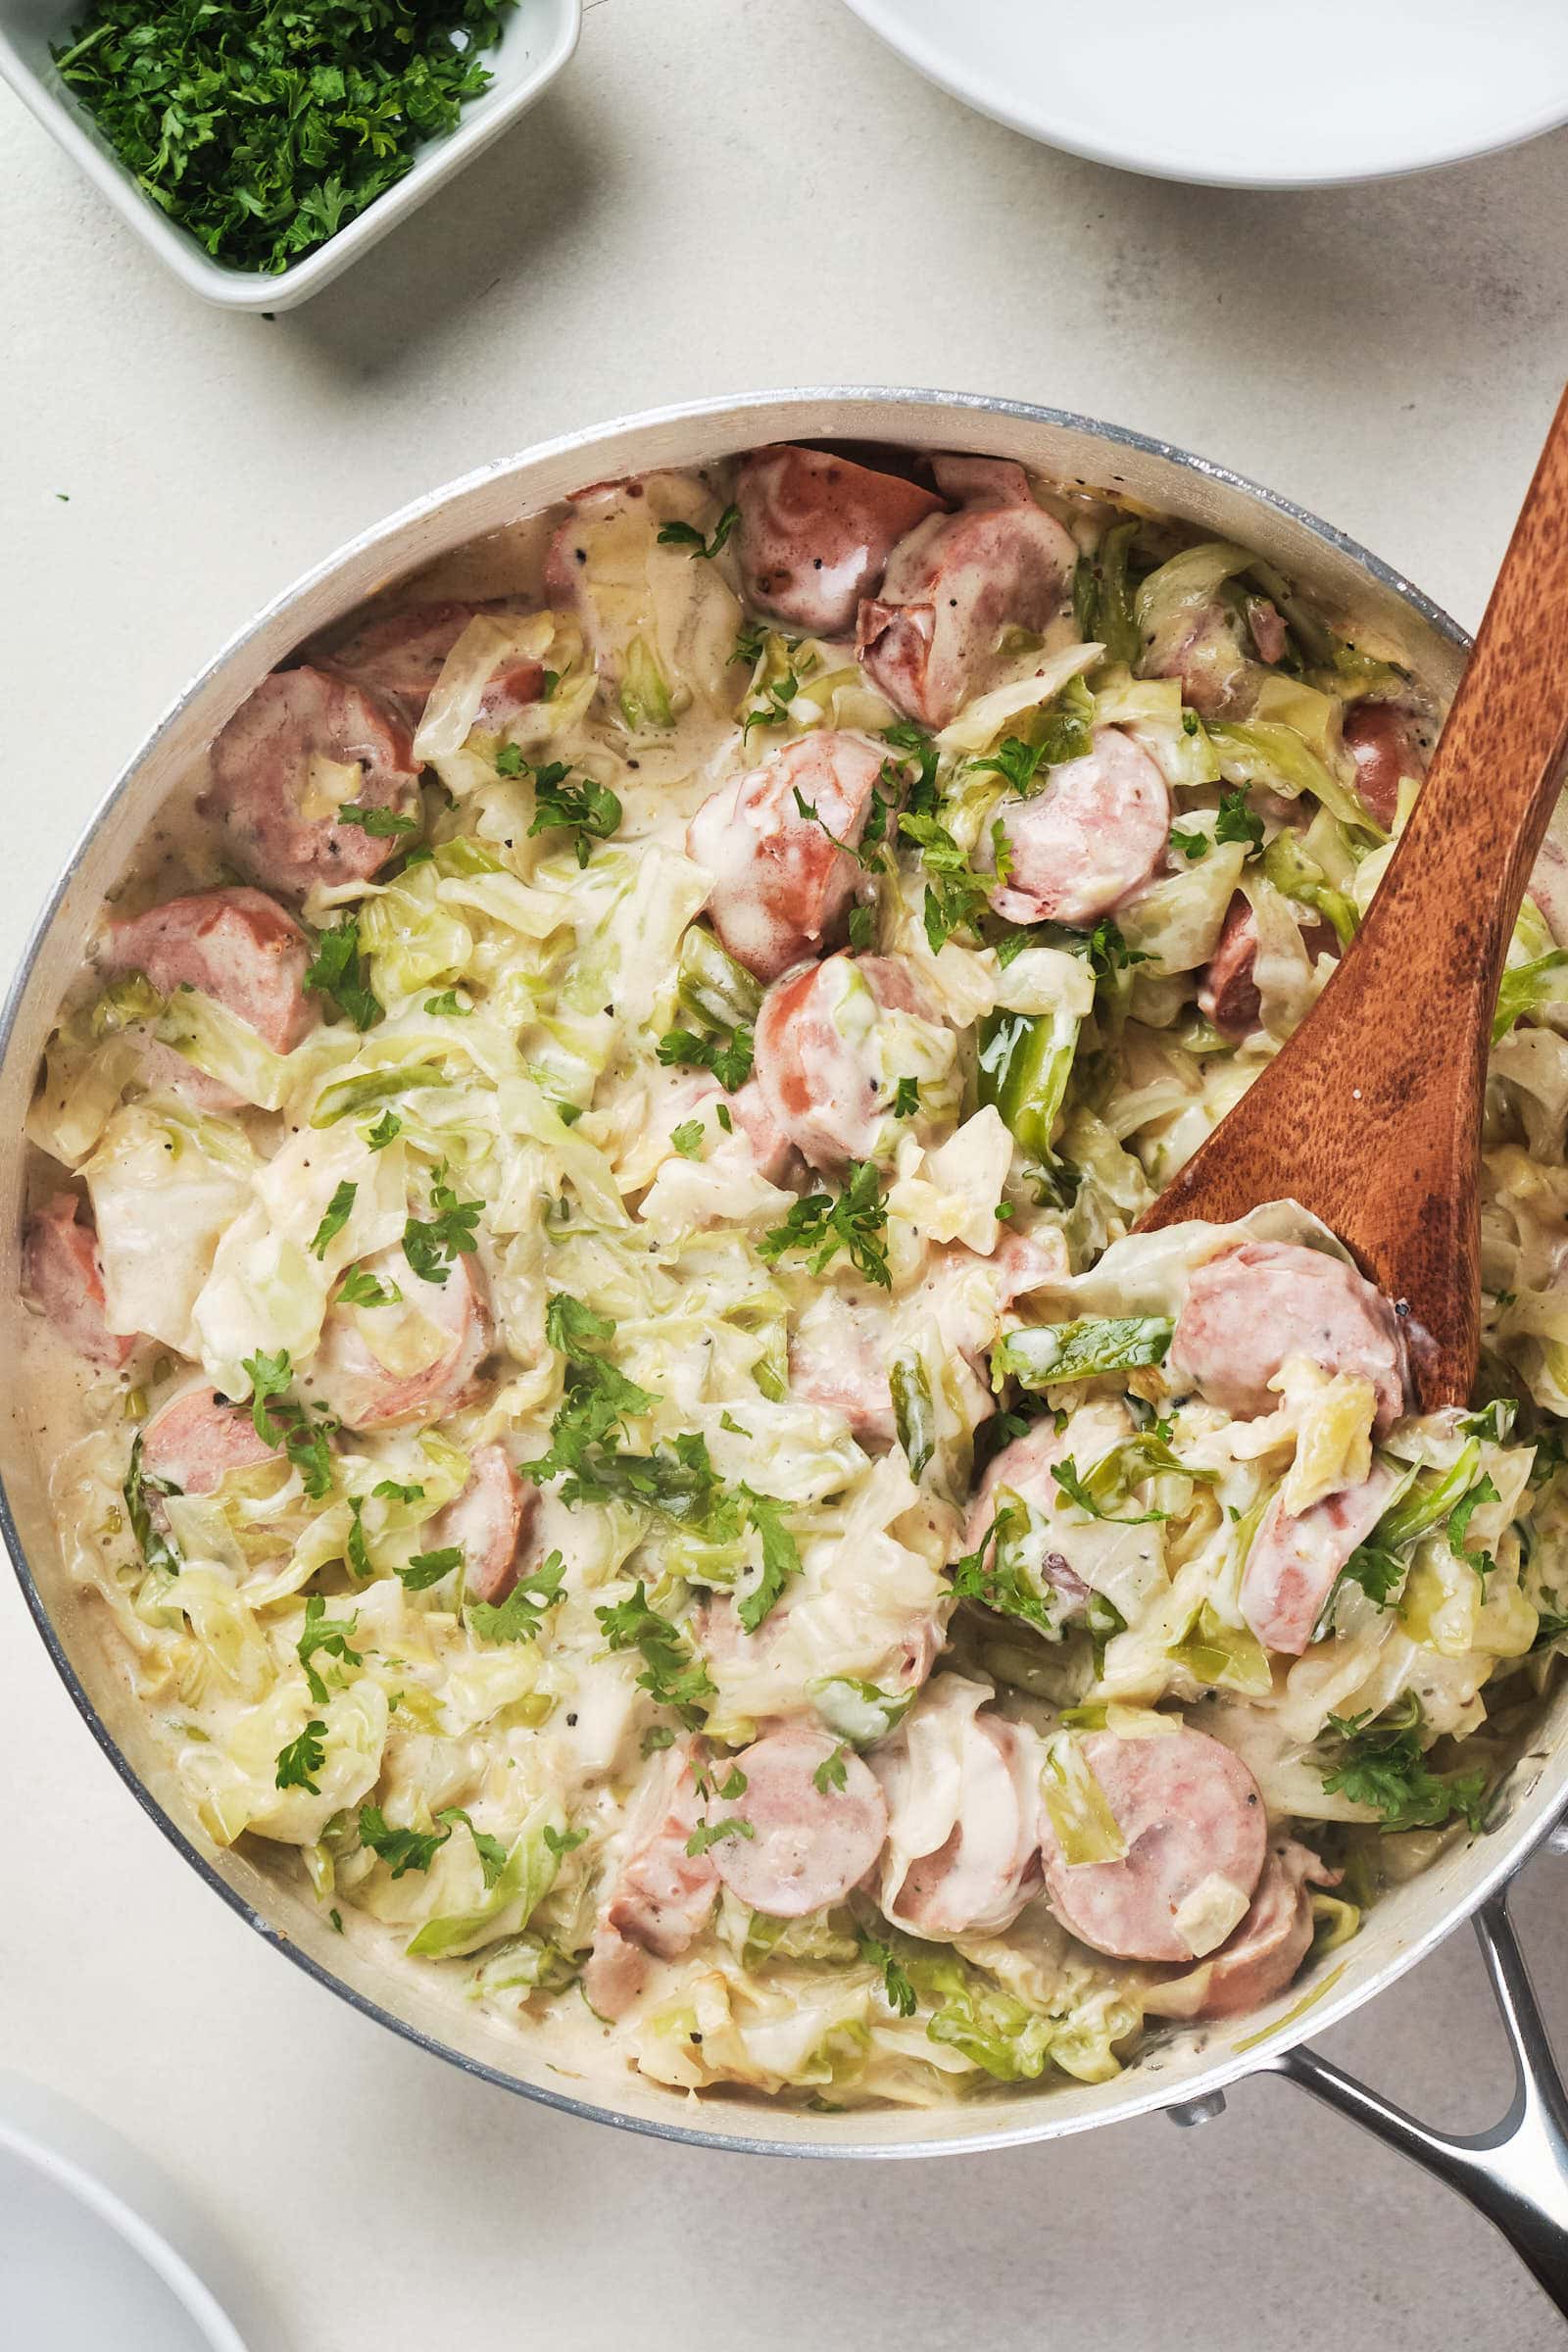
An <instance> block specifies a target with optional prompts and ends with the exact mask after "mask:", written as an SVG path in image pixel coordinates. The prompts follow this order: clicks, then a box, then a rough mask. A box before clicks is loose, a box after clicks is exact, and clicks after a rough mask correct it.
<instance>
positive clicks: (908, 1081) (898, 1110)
mask: <svg viewBox="0 0 1568 2352" xmlns="http://www.w3.org/2000/svg"><path fill="white" fill-rule="evenodd" d="M919 1107H920V1081H919V1079H918V1078H901V1079H900V1080H899V1085H898V1092H897V1093H896V1094H895V1095H894V1098H893V1116H894V1117H895V1118H896V1119H912V1118H913V1117H914V1115H915V1113H916V1112H917V1111H918V1109H919Z"/></svg>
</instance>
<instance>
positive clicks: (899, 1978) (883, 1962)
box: [860, 1936, 915, 2017]
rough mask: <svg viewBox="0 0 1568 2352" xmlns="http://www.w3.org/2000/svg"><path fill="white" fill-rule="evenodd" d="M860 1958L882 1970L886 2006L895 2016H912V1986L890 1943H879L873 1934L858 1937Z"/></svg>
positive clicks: (913, 2000) (913, 2006)
mask: <svg viewBox="0 0 1568 2352" xmlns="http://www.w3.org/2000/svg"><path fill="white" fill-rule="evenodd" d="M860 1958H861V1959H862V1960H868V1961H869V1962H870V1963H871V1966H872V1967H873V1968H879V1969H880V1970H881V1971H882V1990H883V1992H884V1994H885V1995H886V1998H887V2004H888V2007H889V2008H890V2009H891V2010H892V2011H893V2014H894V2015H895V2017H912V2016H913V2015H914V2011H915V1998H914V1986H913V1985H911V1984H910V1982H909V1979H908V1975H907V1971H906V1970H905V1969H903V1968H902V1967H901V1966H900V1965H899V1962H898V1959H897V1958H896V1956H895V1954H894V1951H893V1947H892V1945H891V1944H887V1943H879V1942H878V1941H877V1939H876V1937H875V1936H861V1937H860Z"/></svg>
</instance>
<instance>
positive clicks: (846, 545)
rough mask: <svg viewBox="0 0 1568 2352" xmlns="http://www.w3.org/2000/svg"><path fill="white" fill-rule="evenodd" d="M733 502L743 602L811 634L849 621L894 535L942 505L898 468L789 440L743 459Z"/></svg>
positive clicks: (830, 633)
mask: <svg viewBox="0 0 1568 2352" xmlns="http://www.w3.org/2000/svg"><path fill="white" fill-rule="evenodd" d="M735 504H736V505H737V506H738V507H739V509H740V520H739V522H738V523H737V525H736V528H735V550H736V553H737V555H738V556H739V558H740V565H741V578H742V580H743V582H744V585H745V590H746V596H747V600H748V602H749V603H751V604H753V605H755V606H756V607H757V609H758V611H759V612H760V613H768V614H769V615H770V616H771V617H772V618H773V619H775V620H782V621H786V622H787V623H788V624H789V625H790V626H791V627H792V628H797V629H804V630H806V631H807V633H808V634H809V636H812V637H838V636H842V635H843V634H844V633H845V632H846V631H847V630H849V629H852V628H853V627H854V625H855V613H856V607H857V606H858V603H859V601H860V599H861V597H862V596H874V595H875V594H876V591H877V589H878V588H879V587H880V586H881V584H882V574H883V572H884V570H885V569H886V567H887V561H888V558H889V556H890V555H891V554H892V552H893V549H894V546H895V544H896V543H897V542H898V541H899V540H900V539H902V538H904V537H905V536H906V535H907V533H908V532H909V531H912V530H913V529H914V527H915V525H916V524H917V523H920V522H924V521H925V519H926V517H927V516H928V515H939V514H941V513H942V511H943V506H942V501H941V499H940V498H937V497H935V496H934V495H933V493H932V492H931V491H929V490H922V489H921V488H920V487H919V485H918V483H915V482H907V481H905V480H904V478H903V477H902V475H900V474H896V473H876V472H873V470H872V469H871V467H870V466H857V465H854V464H853V463H852V462H851V460H850V459H848V458H841V457H837V456H831V455H829V454H828V452H826V451H825V450H819V449H797V448H794V447H792V446H791V445H789V444H787V443H783V444H780V445H778V446H777V447H775V448H772V449H758V450H754V451H753V452H752V454H751V456H750V457H748V458H745V459H743V460H742V463H741V466H740V470H739V472H738V473H737V475H736V479H735Z"/></svg>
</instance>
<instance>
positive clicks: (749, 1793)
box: [708, 1724, 888, 1919]
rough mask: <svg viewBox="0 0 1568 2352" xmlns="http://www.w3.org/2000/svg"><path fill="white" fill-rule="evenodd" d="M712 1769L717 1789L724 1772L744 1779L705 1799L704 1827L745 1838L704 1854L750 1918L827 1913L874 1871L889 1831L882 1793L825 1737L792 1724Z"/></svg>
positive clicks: (850, 1755)
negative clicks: (738, 1826) (725, 1826)
mask: <svg viewBox="0 0 1568 2352" xmlns="http://www.w3.org/2000/svg"><path fill="white" fill-rule="evenodd" d="M710 1771H711V1775H712V1776H713V1778H714V1779H715V1780H718V1781H722V1780H725V1779H727V1778H728V1775H729V1773H730V1772H731V1771H736V1772H740V1773H743V1774H744V1775H745V1778H746V1787H745V1789H743V1790H742V1791H741V1792H740V1793H739V1794H737V1795H736V1796H734V1797H719V1796H717V1795H716V1794H715V1795H712V1796H711V1797H710V1798H709V1800H708V1820H709V1824H710V1826H711V1827H712V1826H716V1825H717V1824H718V1823H720V1822H723V1821H741V1822H744V1823H745V1824H746V1826H747V1828H748V1829H749V1830H750V1831H751V1836H750V1837H749V1838H748V1837H746V1836H744V1835H742V1834H740V1833H739V1832H737V1833H736V1834H735V1835H734V1836H732V1837H728V1838H719V1839H717V1841H716V1842H715V1843H714V1845H713V1846H712V1848H711V1851H712V1856H713V1861H714V1864H715V1866H716V1868H717V1871H718V1875H719V1877H720V1878H721V1879H722V1880H723V1882H724V1885H725V1886H726V1887H728V1888H729V1889H730V1892H731V1893H732V1894H736V1895H738V1896H739V1897H740V1899H741V1901H742V1902H743V1903H746V1904H748V1905H749V1906H750V1907H751V1909H752V1910H754V1911H761V1912H765V1914H766V1915H767V1917H768V1918H769V1919H805V1918H806V1917H807V1915H808V1914H809V1912H812V1911H826V1910H827V1909H829V1908H830V1907H831V1905H832V1904H834V1903H842V1902H843V1900H844V1898H845V1896H846V1895H847V1894H848V1893H849V1892H850V1890H851V1888H852V1887H858V1885H859V1883H860V1881H861V1880H862V1879H863V1878H864V1877H865V1875H866V1873H867V1871H868V1870H870V1869H872V1868H873V1866H874V1865H875V1862H876V1858H877V1856H878V1854H879V1853H880V1852H881V1851H882V1841H883V1839H884V1838H886V1836H887V1830H888V1809H887V1805H886V1803H885V1802H884V1801H883V1796H882V1791H881V1789H879V1788H878V1787H877V1785H876V1782H875V1780H874V1779H873V1777H872V1775H871V1773H870V1772H869V1771H868V1770H867V1768H866V1767H865V1765H864V1764H862V1763H861V1761H860V1759H859V1757H858V1755H856V1754H854V1753H853V1752H852V1751H851V1750H850V1749H849V1748H845V1747H841V1746H840V1745H839V1743H838V1742H837V1740H830V1739H829V1738H828V1737H827V1735H826V1733H824V1732H812V1731H809V1730H807V1729H806V1727H805V1726H804V1725H799V1724H792V1725H790V1726H788V1727H787V1728H786V1729H785V1730H783V1731H778V1732H769V1733H768V1734H767V1736H766V1737H765V1739H761V1740H758V1741H757V1742H756V1743H755V1745H754V1746H751V1747H748V1748H743V1749H742V1751H741V1753H740V1754H739V1755H738V1756H737V1757H736V1758H735V1759H734V1762H733V1765H730V1766H721V1765H716V1764H715V1765H712V1766H711V1767H710ZM819 1772H820V1773H821V1774H822V1775H823V1779H824V1782H825V1786H824V1787H822V1788H819V1787H818V1786H817V1782H816V1779H815V1775H816V1774H817V1773H819ZM840 1776H842V1779H843V1783H844V1785H843V1787H842V1788H840V1787H839V1786H838V1780H839V1777H840Z"/></svg>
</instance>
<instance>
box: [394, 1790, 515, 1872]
mask: <svg viewBox="0 0 1568 2352" xmlns="http://www.w3.org/2000/svg"><path fill="white" fill-rule="evenodd" d="M435 1818H436V1820H437V1821H438V1822H439V1823H440V1824H441V1827H440V1828H439V1829H434V1830H394V1829H392V1828H391V1827H390V1826H389V1824H388V1822H387V1818H386V1815H385V1814H384V1813H383V1812H382V1811H381V1808H380V1806H379V1805H362V1806H361V1807H360V1843H361V1844H362V1845H366V1846H368V1847H369V1849H370V1851H371V1853H372V1854H375V1855H376V1856H378V1858H379V1859H380V1860H381V1861H383V1862H384V1863H386V1865H387V1866H388V1868H389V1869H390V1871H391V1873H392V1876H393V1877H394V1878H395V1879H401V1878H403V1877H405V1876H406V1874H407V1873H408V1872H409V1871H411V1870H428V1869H429V1867H430V1865H431V1863H432V1862H433V1861H434V1860H435V1858H436V1855H437V1854H438V1853H439V1852H440V1851H441V1848H442V1847H443V1846H444V1845H445V1844H446V1841H447V1839H448V1838H450V1837H451V1835H452V1832H453V1830H454V1829H455V1828H456V1826H457V1824H458V1823H459V1822H460V1821H461V1822H462V1824H463V1826H464V1828H465V1829H466V1831H467V1833H468V1835H469V1837H470V1838H472V1839H473V1850H474V1852H475V1853H476V1854H477V1855H478V1857H479V1868H480V1869H481V1870H482V1871H483V1873H484V1883H485V1886H486V1887H493V1886H494V1885H495V1883H496V1881H497V1879H499V1878H500V1876H501V1873H502V1872H503V1870H505V1868H506V1866H507V1849H506V1847H505V1846H504V1845H503V1844H502V1842H501V1840H500V1838H492V1837H490V1836H489V1835H488V1833H487V1832H485V1831H484V1830H476V1829H475V1828H474V1826H473V1823H472V1822H471V1821H470V1820H469V1818H468V1816H467V1814H466V1813H465V1811H464V1810H463V1807H462V1806H461V1805H443V1806H442V1808H441V1810H440V1812H439V1813H438V1814H437V1815H436V1817H435Z"/></svg>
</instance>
